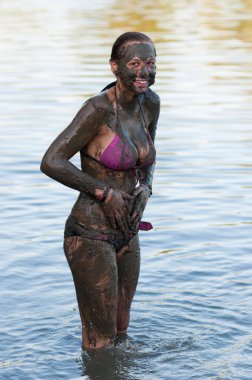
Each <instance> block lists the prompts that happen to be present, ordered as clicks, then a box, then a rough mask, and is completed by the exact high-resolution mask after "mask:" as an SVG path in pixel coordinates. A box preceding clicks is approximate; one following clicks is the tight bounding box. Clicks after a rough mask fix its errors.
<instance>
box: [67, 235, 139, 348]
mask: <svg viewBox="0 0 252 380" xmlns="http://www.w3.org/2000/svg"><path fill="white" fill-rule="evenodd" d="M64 250H65V255H66V258H67V260H68V263H69V266H70V269H71V272H72V275H73V280H74V284H75V289H76V295H77V301H78V305H79V311H80V316H81V322H82V342H83V348H84V349H85V348H89V349H91V348H94V349H96V348H101V347H103V346H104V345H111V344H113V342H114V339H115V335H116V334H124V333H125V332H126V330H127V327H128V324H129V318H130V306H131V302H132V299H133V296H134V294H135V290H136V286H137V281H138V276H139V268H140V248H139V241H138V237H137V236H135V237H134V238H133V239H132V240H131V241H130V243H129V244H128V246H126V247H124V248H123V249H121V250H120V251H119V252H116V251H115V249H114V247H113V246H112V245H111V244H109V243H107V242H104V241H99V240H96V241H94V240H90V239H86V238H81V237H79V236H73V237H68V238H66V239H65V242H64ZM94 279H95V281H94Z"/></svg>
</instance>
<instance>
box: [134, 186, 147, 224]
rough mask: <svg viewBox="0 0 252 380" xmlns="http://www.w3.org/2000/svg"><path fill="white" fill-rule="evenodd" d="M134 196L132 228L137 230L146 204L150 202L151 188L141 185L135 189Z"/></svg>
mask: <svg viewBox="0 0 252 380" xmlns="http://www.w3.org/2000/svg"><path fill="white" fill-rule="evenodd" d="M133 196H134V198H135V200H134V207H133V212H132V214H131V228H132V229H133V230H136V229H137V228H138V225H139V222H140V221H141V219H142V216H143V212H144V209H145V206H146V204H147V202H148V199H149V196H150V189H149V188H148V187H147V186H145V185H140V186H139V187H137V188H136V189H135V190H134V192H133Z"/></svg>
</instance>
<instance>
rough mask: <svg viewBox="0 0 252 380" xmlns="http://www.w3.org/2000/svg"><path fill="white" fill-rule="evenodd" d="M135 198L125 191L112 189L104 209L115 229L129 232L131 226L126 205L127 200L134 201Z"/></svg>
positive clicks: (103, 205)
mask: <svg viewBox="0 0 252 380" xmlns="http://www.w3.org/2000/svg"><path fill="white" fill-rule="evenodd" d="M133 199H134V197H133V196H132V195H129V194H127V193H125V192H124V191H119V190H113V189H110V190H109V193H108V196H107V198H106V199H105V201H104V203H102V207H103V209H104V211H105V214H106V215H107V217H108V219H109V221H110V224H111V226H112V227H113V228H114V229H117V228H119V229H120V230H121V231H127V230H128V229H129V226H130V218H129V211H128V209H127V207H126V205H125V200H131V201H132V200H133Z"/></svg>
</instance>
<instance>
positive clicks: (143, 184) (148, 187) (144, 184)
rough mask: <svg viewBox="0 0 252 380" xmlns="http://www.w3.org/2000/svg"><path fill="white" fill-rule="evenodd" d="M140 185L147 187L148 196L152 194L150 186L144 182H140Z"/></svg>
mask: <svg viewBox="0 0 252 380" xmlns="http://www.w3.org/2000/svg"><path fill="white" fill-rule="evenodd" d="M140 187H143V188H144V189H147V190H148V191H149V196H150V195H151V194H152V191H151V187H150V186H149V185H147V184H146V183H141V185H140Z"/></svg>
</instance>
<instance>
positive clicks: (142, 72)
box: [139, 65, 149, 78]
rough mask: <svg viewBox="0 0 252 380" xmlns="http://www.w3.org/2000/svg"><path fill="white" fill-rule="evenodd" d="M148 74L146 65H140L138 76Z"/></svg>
mask: <svg viewBox="0 0 252 380" xmlns="http://www.w3.org/2000/svg"><path fill="white" fill-rule="evenodd" d="M148 75H149V73H148V70H147V67H146V65H143V66H142V67H141V70H140V72H139V76H140V77H142V78H146V77H148Z"/></svg>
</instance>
